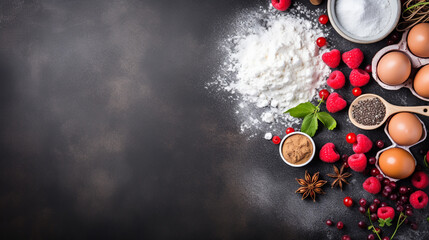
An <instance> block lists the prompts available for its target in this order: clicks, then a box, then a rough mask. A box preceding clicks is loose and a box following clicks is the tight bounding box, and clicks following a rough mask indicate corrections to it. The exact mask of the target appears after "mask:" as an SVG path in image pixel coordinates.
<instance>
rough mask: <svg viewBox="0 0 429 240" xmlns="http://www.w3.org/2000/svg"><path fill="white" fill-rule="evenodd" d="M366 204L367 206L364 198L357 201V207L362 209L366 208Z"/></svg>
mask: <svg viewBox="0 0 429 240" xmlns="http://www.w3.org/2000/svg"><path fill="white" fill-rule="evenodd" d="M366 204H367V202H366V199H365V198H361V199H359V205H361V206H362V207H366Z"/></svg>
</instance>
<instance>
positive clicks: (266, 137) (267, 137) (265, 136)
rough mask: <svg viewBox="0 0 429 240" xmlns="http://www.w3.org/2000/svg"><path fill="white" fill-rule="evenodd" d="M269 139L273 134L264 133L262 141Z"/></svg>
mask: <svg viewBox="0 0 429 240" xmlns="http://www.w3.org/2000/svg"><path fill="white" fill-rule="evenodd" d="M271 138H273V134H272V133H265V135H264V139H265V140H271Z"/></svg>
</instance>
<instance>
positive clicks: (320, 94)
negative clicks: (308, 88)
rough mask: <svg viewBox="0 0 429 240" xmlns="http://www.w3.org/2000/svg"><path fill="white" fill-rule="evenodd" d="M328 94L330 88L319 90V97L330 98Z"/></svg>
mask: <svg viewBox="0 0 429 240" xmlns="http://www.w3.org/2000/svg"><path fill="white" fill-rule="evenodd" d="M328 96H329V91H328V90H326V89H322V90H320V91H319V97H320V98H321V99H322V100H326V99H327V98H328Z"/></svg>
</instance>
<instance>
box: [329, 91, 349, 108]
mask: <svg viewBox="0 0 429 240" xmlns="http://www.w3.org/2000/svg"><path fill="white" fill-rule="evenodd" d="M346 106H347V102H346V100H344V98H343V97H342V96H341V95H340V94H338V93H336V92H334V93H332V94H330V95H329V97H328V99H326V109H327V110H328V112H330V113H336V112H338V111H341V110H343V109H344V108H345V107H346Z"/></svg>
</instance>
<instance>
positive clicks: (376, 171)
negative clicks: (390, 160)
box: [370, 168, 380, 177]
mask: <svg viewBox="0 0 429 240" xmlns="http://www.w3.org/2000/svg"><path fill="white" fill-rule="evenodd" d="M370 174H371V176H373V177H375V176H377V175H378V174H380V170H378V169H377V168H373V169H371V172H370Z"/></svg>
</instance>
